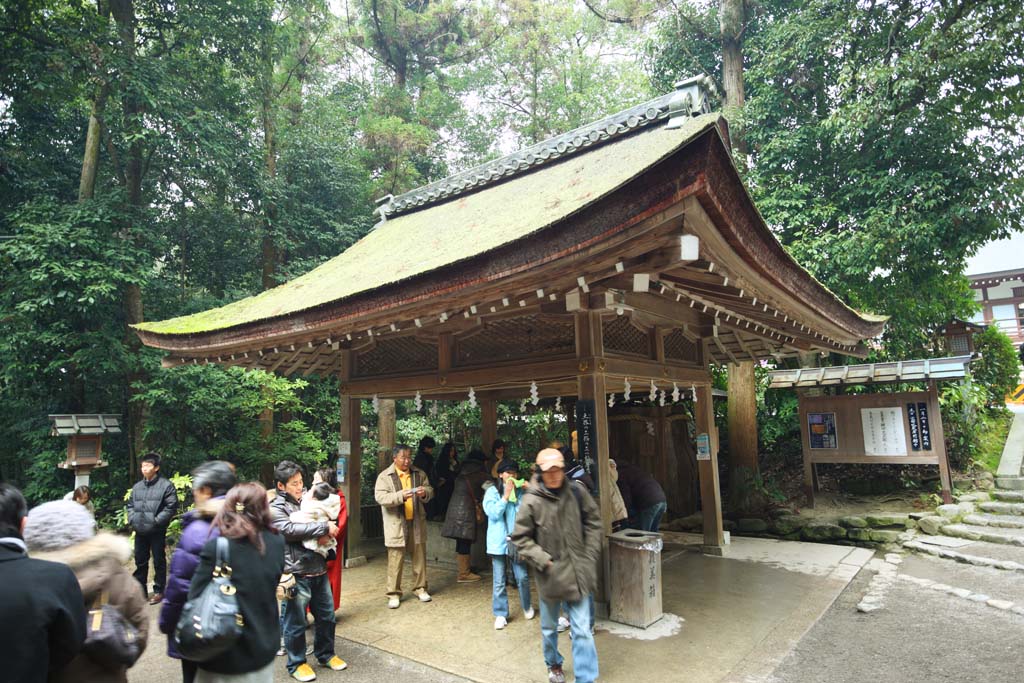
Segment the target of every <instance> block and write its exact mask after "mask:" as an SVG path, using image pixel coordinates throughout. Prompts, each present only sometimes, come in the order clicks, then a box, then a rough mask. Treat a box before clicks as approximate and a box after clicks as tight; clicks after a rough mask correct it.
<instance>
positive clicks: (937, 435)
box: [928, 380, 953, 505]
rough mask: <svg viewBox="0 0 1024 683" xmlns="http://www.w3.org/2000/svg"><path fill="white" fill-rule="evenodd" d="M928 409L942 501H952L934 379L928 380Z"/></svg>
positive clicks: (943, 435)
mask: <svg viewBox="0 0 1024 683" xmlns="http://www.w3.org/2000/svg"><path fill="white" fill-rule="evenodd" d="M928 411H929V412H930V413H931V414H932V419H931V423H930V426H931V429H932V444H933V445H934V447H935V449H936V450H937V451H938V453H937V455H938V456H939V481H941V482H942V502H943V503H945V504H947V505H949V504H950V503H952V502H953V480H952V478H951V477H950V475H949V458H948V457H947V455H946V430H945V429H944V428H943V426H942V408H941V407H940V406H939V391H938V389H937V388H936V386H935V382H934V380H933V381H931V382H928Z"/></svg>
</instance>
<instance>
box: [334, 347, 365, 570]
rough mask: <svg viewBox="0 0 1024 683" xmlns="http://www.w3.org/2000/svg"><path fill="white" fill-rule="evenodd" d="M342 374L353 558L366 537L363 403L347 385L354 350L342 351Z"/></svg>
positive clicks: (341, 433) (348, 539) (348, 543)
mask: <svg viewBox="0 0 1024 683" xmlns="http://www.w3.org/2000/svg"><path fill="white" fill-rule="evenodd" d="M339 353H340V354H341V372H340V373H339V375H338V378H339V379H340V380H341V391H340V392H339V393H340V396H339V398H340V406H339V413H340V418H341V420H340V422H341V424H340V428H339V430H338V440H339V441H340V442H341V450H342V451H348V455H347V456H345V457H347V458H348V462H347V465H346V467H345V481H344V482H339V484H340V485H341V489H342V492H343V493H344V494H345V505H346V506H347V507H348V531H347V533H346V535H345V550H346V556H347V557H350V556H352V555H353V554H354V553H353V552H352V551H351V550H350V549H354V548H355V547H356V545H357V544H358V543H359V541H361V540H362V538H363V518H362V510H361V508H362V504H363V501H362V496H361V494H360V486H361V484H362V464H363V448H362V430H361V429H360V422H361V421H362V403H361V401H360V400H359V399H357V398H352V397H351V396H350V395H349V394H348V393H347V390H348V389H347V386H346V385H347V383H348V381H349V379H351V376H352V351H351V349H341V350H340V351H339Z"/></svg>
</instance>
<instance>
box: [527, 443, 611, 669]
mask: <svg viewBox="0 0 1024 683" xmlns="http://www.w3.org/2000/svg"><path fill="white" fill-rule="evenodd" d="M537 468H538V469H539V470H540V472H539V473H538V474H537V475H535V476H534V478H533V481H532V482H531V483H530V486H529V488H528V489H527V490H526V494H525V495H524V496H523V501H522V503H521V504H520V506H519V513H518V514H517V515H516V525H515V529H514V530H513V531H512V537H511V538H512V543H513V544H515V546H516V549H517V550H518V551H519V555H520V557H522V558H523V559H525V560H526V561H527V562H529V563H530V564H532V565H533V567H534V569H536V570H537V588H538V589H539V592H540V632H541V639H542V642H543V647H544V663H545V664H547V666H548V681H550V683H565V673H564V672H563V671H562V655H561V653H559V651H558V610H559V606H560V605H561V604H563V603H564V604H565V607H566V612H567V613H568V615H569V624H570V628H571V629H572V660H573V669H574V673H575V674H576V680H577V681H578V682H579V683H591V682H592V681H596V680H597V676H598V667H597V649H596V648H595V647H594V636H593V634H592V633H591V632H590V599H589V598H590V595H591V594H592V593H593V592H594V591H595V590H596V589H597V561H598V558H599V557H600V554H601V513H600V511H599V510H598V507H597V504H596V503H595V502H594V499H593V498H591V497H590V494H589V493H588V492H587V490H586V487H584V486H583V485H582V484H580V483H579V482H577V481H573V480H570V479H567V478H566V476H565V458H564V456H563V455H562V454H561V452H559V451H557V450H555V449H554V448H545V449H544V450H542V451H541V452H540V453H538V454H537Z"/></svg>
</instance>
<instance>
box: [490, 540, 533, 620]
mask: <svg viewBox="0 0 1024 683" xmlns="http://www.w3.org/2000/svg"><path fill="white" fill-rule="evenodd" d="M509 564H510V563H509V560H508V558H507V557H506V556H504V555H491V567H492V568H493V569H494V576H493V578H492V580H491V611H492V612H494V616H496V617H506V618H508V589H507V588H505V569H506V567H507V566H508V565H509ZM511 565H512V576H514V577H515V579H516V589H517V590H518V591H519V604H520V605H522V607H523V611H524V612H525V611H526V610H528V609H530V576H529V574H527V572H526V565H525V564H523V563H522V562H512V563H511Z"/></svg>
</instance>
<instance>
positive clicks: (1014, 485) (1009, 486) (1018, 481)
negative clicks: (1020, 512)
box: [996, 476, 1024, 491]
mask: <svg viewBox="0 0 1024 683" xmlns="http://www.w3.org/2000/svg"><path fill="white" fill-rule="evenodd" d="M996 488H997V489H1002V490H1004V491H1024V477H1013V476H1010V477H996Z"/></svg>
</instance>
